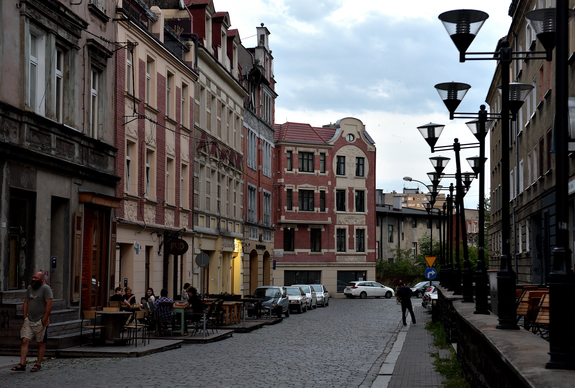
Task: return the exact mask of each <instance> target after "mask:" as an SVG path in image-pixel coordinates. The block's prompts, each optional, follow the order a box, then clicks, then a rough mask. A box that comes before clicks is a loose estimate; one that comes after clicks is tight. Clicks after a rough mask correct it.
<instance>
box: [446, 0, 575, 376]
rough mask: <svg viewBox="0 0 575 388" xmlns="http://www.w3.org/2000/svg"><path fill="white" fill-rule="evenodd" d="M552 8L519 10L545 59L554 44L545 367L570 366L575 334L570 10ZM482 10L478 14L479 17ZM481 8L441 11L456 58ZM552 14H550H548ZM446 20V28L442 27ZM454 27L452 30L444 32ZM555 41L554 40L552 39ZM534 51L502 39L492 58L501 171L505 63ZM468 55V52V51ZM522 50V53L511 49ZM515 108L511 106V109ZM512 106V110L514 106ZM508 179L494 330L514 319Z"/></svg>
mask: <svg viewBox="0 0 575 388" xmlns="http://www.w3.org/2000/svg"><path fill="white" fill-rule="evenodd" d="M556 3H557V6H556V9H552V8H549V9H546V10H536V11H532V12H528V13H526V14H525V17H526V19H527V20H528V22H529V23H530V25H531V27H532V28H533V30H534V31H535V33H536V35H537V38H538V39H539V40H540V42H541V43H542V44H543V46H544V47H545V49H546V52H545V54H546V56H545V59H546V60H547V61H550V60H551V50H553V48H554V47H556V49H557V50H556V60H555V66H556V70H555V83H556V84H555V93H556V95H555V108H556V112H555V123H554V124H555V125H554V126H555V128H556V129H555V161H556V182H555V207H556V211H555V214H556V244H555V247H554V248H553V253H552V254H553V269H552V271H551V272H550V273H549V298H550V309H549V314H550V319H549V322H550V323H549V342H550V352H549V354H550V356H551V358H550V360H549V361H548V362H547V364H546V368H551V369H575V332H574V331H573V330H572V327H571V325H572V323H573V321H574V320H575V309H574V308H573V302H572V299H571V298H570V297H569V294H570V290H572V288H573V285H575V275H574V273H573V270H572V268H571V257H570V256H571V252H570V249H569V231H568V224H569V215H568V214H569V204H568V179H569V159H568V134H567V128H568V124H569V120H568V84H569V82H568V81H569V77H568V23H569V18H570V17H572V16H573V14H574V12H573V10H571V9H569V2H568V1H567V0H557V2H556ZM482 14H483V15H482ZM482 14H481V11H470V10H456V11H449V12H445V13H443V14H441V15H440V16H439V19H440V20H441V21H442V22H443V23H444V25H446V29H447V30H448V32H449V33H450V36H451V38H452V40H453V42H454V43H455V45H456V46H457V48H458V49H459V52H460V61H461V62H464V61H465V58H466V53H465V51H466V50H467V47H469V44H471V41H473V38H474V36H475V34H477V32H478V31H479V29H480V27H481V25H482V23H481V19H483V21H485V20H486V19H487V14H485V13H482ZM553 15H555V16H553ZM472 23H473V25H474V26H477V25H479V28H476V29H475V32H473V31H470V27H471V25H472ZM447 24H449V26H450V28H448V27H447ZM450 29H451V30H454V32H450ZM553 42H555V43H553ZM536 53H537V52H532V53H531V55H530V56H529V57H524V58H520V56H517V55H516V56H515V57H514V56H513V51H512V50H511V48H510V47H509V42H507V41H506V40H505V41H503V42H502V44H501V48H500V50H499V52H498V53H497V54H496V55H495V58H493V59H495V60H498V61H500V63H501V79H502V84H501V94H502V96H503V98H502V104H501V110H502V111H501V120H502V122H501V124H502V125H501V149H502V150H504V152H502V160H501V171H502V173H504V174H507V173H508V172H509V155H508V152H507V150H508V149H509V109H510V108H512V106H511V104H509V101H508V100H509V98H510V97H512V96H511V94H510V90H509V76H510V74H509V73H510V71H509V68H510V64H511V61H512V60H514V59H515V60H519V59H526V58H529V59H535V58H536V56H535V55H534V54H536ZM470 54H472V53H470ZM515 54H525V53H521V52H519V53H515ZM513 108H515V107H513ZM517 109H518V108H517ZM509 188H510V184H509V180H508V179H501V189H502V203H503V208H502V212H501V215H502V232H501V233H502V240H503V241H502V242H503V244H502V255H501V266H500V270H499V272H498V274H497V284H498V295H499V307H498V313H499V325H498V326H497V328H498V329H517V328H518V327H517V324H516V322H515V318H516V311H515V292H514V291H515V287H514V284H513V282H514V280H515V275H514V273H513V270H512V269H511V261H510V247H509Z"/></svg>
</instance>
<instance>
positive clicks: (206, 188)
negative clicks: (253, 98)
mask: <svg viewBox="0 0 575 388" xmlns="http://www.w3.org/2000/svg"><path fill="white" fill-rule="evenodd" d="M185 4H186V10H185V12H189V14H190V15H191V17H192V19H193V24H192V26H191V27H192V29H191V30H189V29H188V27H187V26H180V27H182V29H183V30H182V35H184V34H190V35H191V36H195V37H197V39H198V45H197V49H198V50H197V51H198V52H197V61H198V62H197V68H198V82H197V83H196V85H195V92H194V125H193V137H194V141H195V144H194V159H193V160H194V170H193V171H194V183H193V198H194V201H193V204H194V217H193V225H194V231H195V232H196V237H195V238H194V245H193V252H194V256H197V255H199V254H202V256H203V257H205V256H204V254H205V255H207V257H208V259H207V265H205V266H203V267H201V268H197V269H194V276H193V283H194V284H196V285H198V286H199V289H200V290H201V291H202V292H203V293H214V294H215V293H221V292H228V293H234V294H240V293H241V292H242V290H243V288H244V284H243V281H244V279H243V268H242V251H243V248H242V239H243V237H244V231H243V228H244V222H243V215H244V208H243V204H244V199H243V195H244V175H243V169H244V163H245V162H244V145H243V142H244V138H243V117H244V99H245V98H246V97H247V96H248V92H247V90H246V89H245V88H244V87H242V85H241V84H240V75H241V73H240V70H239V63H238V61H239V54H238V52H239V46H240V44H241V40H240V36H239V33H238V32H237V31H236V30H230V28H229V27H230V25H231V21H230V15H229V14H228V13H227V12H216V10H215V7H214V2H213V1H212V0H195V1H188V0H186V1H185ZM183 12H184V11H182V12H181V14H183ZM174 22H176V20H175V19H174Z"/></svg>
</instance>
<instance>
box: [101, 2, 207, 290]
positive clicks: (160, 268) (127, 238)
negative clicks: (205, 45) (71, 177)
mask: <svg viewBox="0 0 575 388" xmlns="http://www.w3.org/2000/svg"><path fill="white" fill-rule="evenodd" d="M148 3H153V2H148ZM177 11H180V12H181V13H182V15H183V16H185V18H186V19H187V22H188V24H191V19H190V16H189V14H188V13H187V12H186V11H185V10H171V9H160V8H159V7H157V6H151V8H148V7H147V6H146V5H145V4H144V3H143V2H142V1H138V0H123V1H122V3H121V7H120V8H118V9H117V12H116V15H115V18H116V20H117V22H116V30H117V32H116V33H117V38H116V39H117V40H118V41H119V42H122V45H123V46H122V48H121V49H119V50H118V51H117V53H116V76H117V82H116V90H115V94H116V147H117V148H118V154H117V158H116V173H117V175H119V176H120V177H121V180H120V184H119V185H118V186H117V188H116V195H117V196H118V197H121V198H123V202H122V206H121V207H120V208H118V209H117V210H116V217H117V220H118V235H117V242H118V244H117V245H116V265H115V267H114V266H112V272H113V273H115V284H116V285H120V286H125V285H129V286H130V287H132V289H133V293H134V294H135V295H136V296H137V297H138V298H139V297H141V296H143V295H144V292H145V291H146V288H148V287H152V288H154V289H155V291H156V294H159V291H160V289H162V288H166V289H167V290H168V291H169V295H170V296H171V297H176V296H177V295H179V294H180V292H181V291H180V290H181V289H182V285H183V283H184V282H187V281H190V280H191V273H192V271H193V261H192V258H193V257H192V255H193V251H192V249H191V247H192V246H193V240H192V233H193V232H192V229H193V224H192V210H191V209H192V195H193V194H192V188H193V186H192V171H193V170H192V168H193V157H194V141H193V138H192V137H193V131H192V128H193V125H194V121H193V106H194V90H195V84H196V81H197V78H198V73H197V70H196V69H195V68H194V64H195V58H194V50H193V49H191V48H190V47H193V42H192V41H191V39H190V37H189V36H185V35H180V34H177V33H176V32H175V31H174V29H172V28H171V27H170V26H169V23H167V22H168V20H167V18H168V17H169V16H170V15H171V14H173V12H177ZM188 39H189V40H188ZM176 238H181V239H183V240H184V241H185V242H186V244H187V245H188V246H189V248H190V249H188V251H187V252H185V253H183V254H176V255H174V254H173V253H174V252H171V251H170V246H172V244H170V242H174V241H176V240H174V239H176Z"/></svg>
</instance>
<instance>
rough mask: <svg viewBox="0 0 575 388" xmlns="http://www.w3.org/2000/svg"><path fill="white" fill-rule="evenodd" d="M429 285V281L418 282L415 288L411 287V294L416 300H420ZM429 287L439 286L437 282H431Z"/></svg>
mask: <svg viewBox="0 0 575 388" xmlns="http://www.w3.org/2000/svg"><path fill="white" fill-rule="evenodd" d="M429 283H430V281H429V280H426V281H424V282H419V283H417V284H416V285H415V286H413V287H411V292H412V293H413V295H415V296H416V297H417V298H421V297H422V296H423V294H424V293H425V291H426V290H427V289H428V288H429V286H430V284H429ZM431 285H432V286H439V281H437V280H432V281H431Z"/></svg>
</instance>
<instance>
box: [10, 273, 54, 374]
mask: <svg viewBox="0 0 575 388" xmlns="http://www.w3.org/2000/svg"><path fill="white" fill-rule="evenodd" d="M52 299H53V296H52V289H51V288H50V286H48V285H46V284H44V274H43V273H42V271H38V272H36V273H35V274H34V276H32V283H31V284H30V285H29V286H28V289H27V290H26V299H25V300H24V307H23V309H22V312H23V315H24V324H23V325H22V329H21V330H20V339H21V341H22V345H21V346H20V364H18V365H16V366H15V367H14V368H12V370H13V371H18V372H23V371H25V370H26V356H27V355H28V346H29V345H30V341H32V340H33V339H34V338H35V339H36V342H37V343H38V360H37V361H36V365H34V366H33V367H32V369H30V372H37V371H39V370H40V368H42V359H43V358H44V352H45V351H46V341H47V340H48V335H47V334H46V330H47V327H48V323H49V322H50V320H49V317H50V312H51V311H52Z"/></svg>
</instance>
